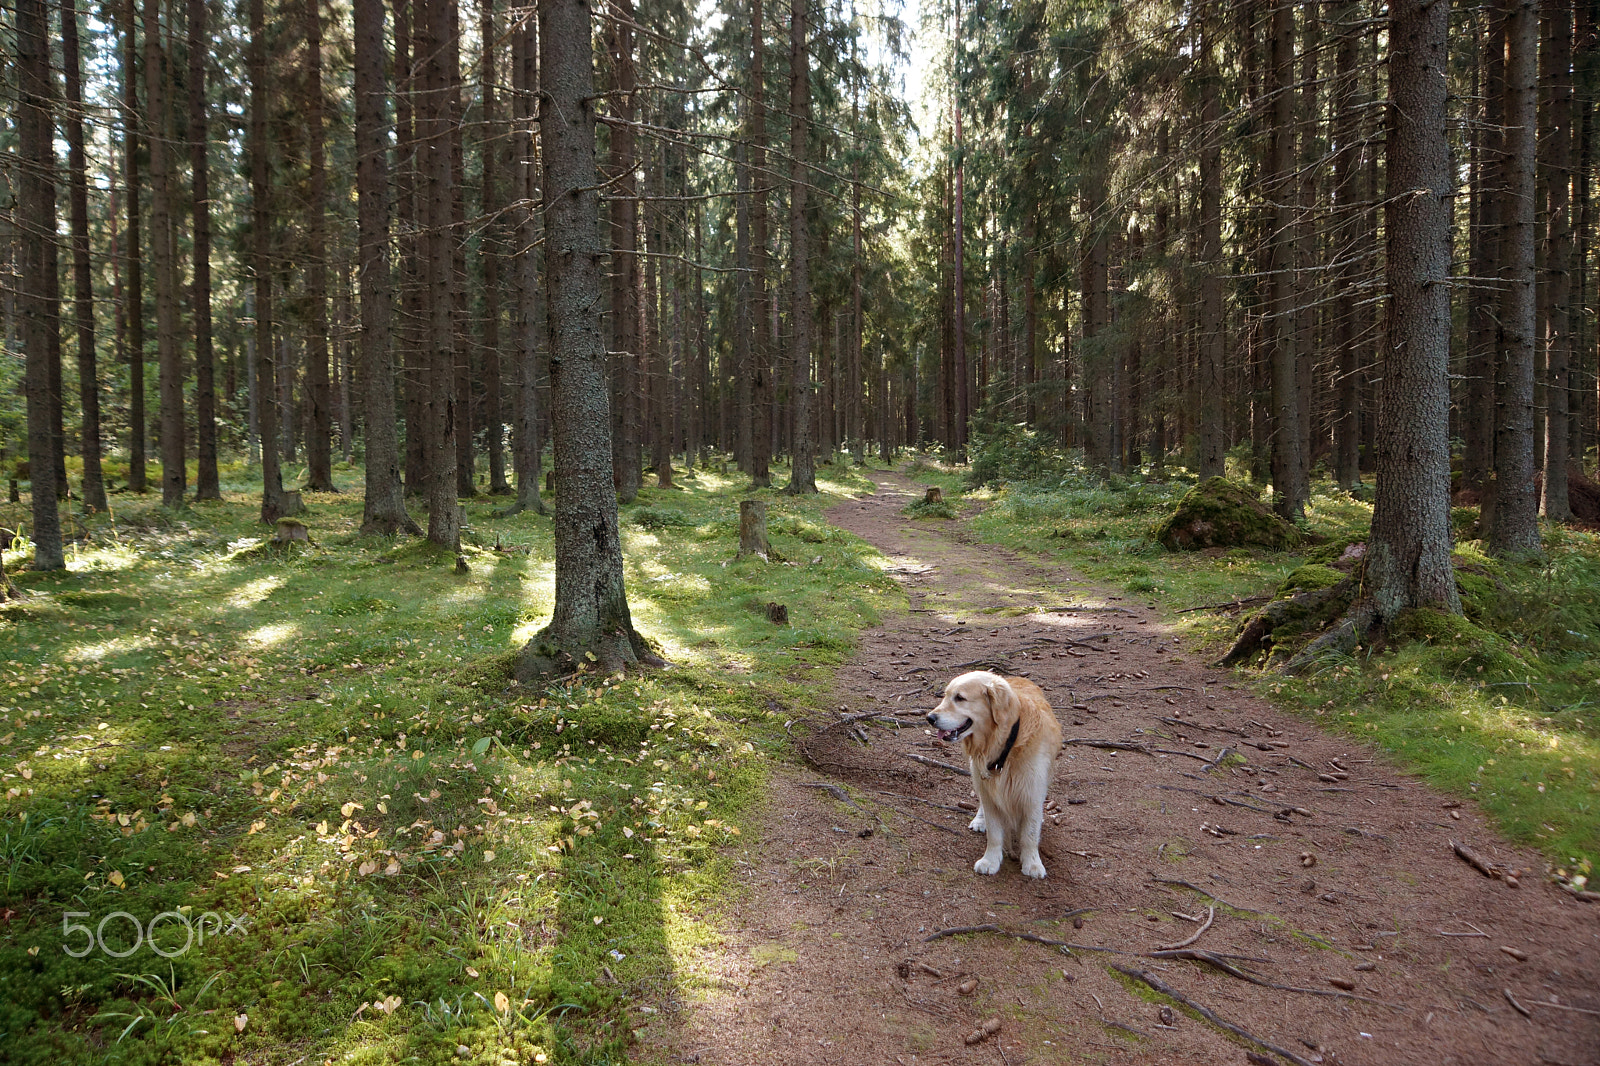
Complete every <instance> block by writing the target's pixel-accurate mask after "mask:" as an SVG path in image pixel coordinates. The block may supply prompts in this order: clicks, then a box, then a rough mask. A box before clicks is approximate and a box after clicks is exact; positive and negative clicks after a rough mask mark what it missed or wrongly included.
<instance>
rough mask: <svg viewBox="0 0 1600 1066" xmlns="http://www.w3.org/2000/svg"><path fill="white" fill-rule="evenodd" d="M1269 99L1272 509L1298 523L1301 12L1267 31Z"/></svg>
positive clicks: (1301, 476) (1279, 11)
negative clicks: (1297, 22)
mask: <svg viewBox="0 0 1600 1066" xmlns="http://www.w3.org/2000/svg"><path fill="white" fill-rule="evenodd" d="M1268 39H1269V48H1268V58H1267V96H1268V97H1269V98H1270V99H1271V101H1272V129H1271V130H1270V132H1269V133H1268V134H1267V161H1266V162H1267V166H1266V171H1265V173H1264V175H1263V179H1264V185H1265V191H1266V195H1267V198H1268V200H1269V201H1270V202H1271V203H1272V205H1273V207H1272V213H1271V217H1272V220H1271V223H1270V225H1271V227H1272V229H1271V232H1270V234H1269V235H1268V238H1267V240H1268V247H1269V253H1268V254H1269V259H1268V268H1267V271H1268V277H1267V291H1268V296H1267V321H1266V322H1265V324H1264V325H1265V331H1266V335H1267V343H1268V353H1269V354H1268V359H1269V361H1270V366H1271V381H1272V505H1273V510H1275V511H1277V512H1278V514H1280V515H1282V516H1283V517H1285V518H1288V519H1291V520H1294V519H1298V518H1300V517H1301V516H1303V515H1304V514H1305V508H1306V500H1307V498H1308V497H1309V495H1310V492H1309V485H1307V484H1306V478H1307V465H1306V461H1305V440H1304V438H1303V437H1302V436H1301V425H1300V373H1299V369H1300V368H1299V360H1298V358H1297V356H1296V351H1295V348H1296V345H1295V340H1296V338H1295V328H1294V326H1295V304H1296V297H1297V295H1298V293H1297V289H1298V285H1297V284H1296V283H1295V258H1296V256H1295V243H1294V236H1295V233H1294V230H1295V217H1294V216H1295V213H1296V212H1295V196H1296V191H1295V190H1296V186H1295V180H1294V173H1295V169H1296V167H1295V154H1294V143H1295V136H1294V125H1295V124H1294V94H1293V93H1292V92H1291V88H1290V87H1291V86H1292V85H1293V84H1294V80H1295V79H1294V7H1293V6H1292V5H1290V4H1287V3H1279V4H1275V5H1274V6H1273V9H1272V23H1271V28H1270V30H1269V32H1268Z"/></svg>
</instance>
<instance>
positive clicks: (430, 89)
mask: <svg viewBox="0 0 1600 1066" xmlns="http://www.w3.org/2000/svg"><path fill="white" fill-rule="evenodd" d="M453 3H454V0H425V2H421V3H418V4H417V5H416V10H417V12H418V15H417V25H416V27H415V30H416V37H417V39H416V42H415V43H416V47H417V51H418V54H419V55H421V56H422V57H423V59H422V71H423V74H422V79H421V80H422V97H421V98H422V100H423V101H424V108H425V110H424V112H423V115H421V116H419V119H418V123H417V126H418V129H417V134H418V141H419V148H418V154H419V156H420V157H421V158H422V159H423V160H424V166H423V174H424V181H425V183H426V192H425V197H424V202H425V204H426V206H427V237H426V246H427V254H426V255H425V256H424V267H425V270H426V272H427V307H426V314H427V330H428V352H429V356H430V360H431V368H432V373H431V375H430V378H431V380H430V384H429V388H428V408H429V410H428V414H429V416H430V417H429V420H428V430H429V437H428V447H427V460H428V463H427V465H428V479H427V481H428V539H429V540H430V541H432V542H433V543H434V544H437V545H439V546H440V547H441V548H444V549H446V550H448V551H452V552H454V551H458V550H459V549H460V547H461V509H460V506H459V505H458V504H457V502H456V500H457V495H458V492H459V481H458V474H459V460H460V456H459V454H458V452H457V449H456V433H457V427H456V409H457V401H458V399H459V397H458V396H457V394H456V365H455V364H456V345H455V342H456V331H455V325H456V323H455V296H454V280H455V278H454V275H455V250H454V248H453V247H452V244H453V241H452V237H453V235H454V222H455V197H454V194H453V193H454V190H453V182H452V180H451V179H452V177H453V171H454V168H453V165H452V164H453V159H452V156H453V152H452V150H451V148H452V141H453V136H452V133H451V129H450V114H451V106H450V105H451V98H450V79H449V76H448V71H447V69H446V66H447V57H448V56H449V55H451V54H453V53H452V52H451V50H450V34H451V18H450V14H451V7H452V5H453Z"/></svg>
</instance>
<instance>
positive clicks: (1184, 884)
mask: <svg viewBox="0 0 1600 1066" xmlns="http://www.w3.org/2000/svg"><path fill="white" fill-rule="evenodd" d="M1145 873H1146V875H1147V876H1148V877H1149V878H1150V880H1152V881H1154V882H1155V883H1156V884H1158V885H1175V886H1177V887H1178V888H1187V889H1188V890H1189V891H1191V892H1198V893H1200V894H1201V895H1202V896H1204V897H1205V898H1206V899H1209V900H1213V901H1215V902H1217V903H1220V904H1222V905H1223V906H1224V907H1227V908H1228V909H1229V910H1231V911H1238V912H1239V913H1240V914H1259V915H1261V916H1262V917H1263V918H1270V917H1272V915H1270V914H1268V913H1267V912H1266V911H1258V910H1253V909H1251V908H1250V907H1236V906H1234V905H1233V904H1232V903H1229V902H1228V901H1227V900H1225V899H1223V898H1222V897H1221V896H1214V895H1212V894H1211V893H1210V892H1207V891H1206V890H1205V889H1203V888H1201V887H1200V886H1199V885H1193V884H1190V883H1189V882H1188V881H1173V880H1170V879H1168V878H1165V877H1157V876H1156V875H1155V874H1153V873H1150V872H1149V871H1148V870H1147V871H1145Z"/></svg>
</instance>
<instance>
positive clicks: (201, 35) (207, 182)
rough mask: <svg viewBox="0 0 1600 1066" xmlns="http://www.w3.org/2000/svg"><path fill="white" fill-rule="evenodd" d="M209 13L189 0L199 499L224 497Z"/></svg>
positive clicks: (201, 1)
mask: <svg viewBox="0 0 1600 1066" xmlns="http://www.w3.org/2000/svg"><path fill="white" fill-rule="evenodd" d="M209 16H210V10H209V8H208V7H207V0H189V28H188V50H189V84H188V86H187V88H188V93H189V188H190V193H191V195H192V197H193V201H194V202H193V204H192V210H193V212H194V276H193V278H192V279H191V280H190V285H189V313H190V315H191V316H192V317H193V328H194V377H195V384H194V414H195V459H196V463H195V491H194V498H195V499H197V500H220V499H222V486H221V485H220V483H219V481H218V477H217V386H216V357H215V353H214V352H213V350H212V343H211V339H212V338H211V168H210V163H209V156H210V151H211V138H210V134H209V123H208V122H207V119H206V107H207V106H208V105H207V101H206V59H207V57H208V56H209V54H210V43H211V42H210V38H209V36H208V34H209V31H208V29H207V27H208V25H209V23H210V18H209Z"/></svg>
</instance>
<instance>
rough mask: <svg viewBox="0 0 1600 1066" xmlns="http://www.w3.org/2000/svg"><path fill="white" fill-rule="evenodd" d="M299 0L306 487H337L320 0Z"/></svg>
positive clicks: (327, 489) (316, 489)
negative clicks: (302, 101)
mask: <svg viewBox="0 0 1600 1066" xmlns="http://www.w3.org/2000/svg"><path fill="white" fill-rule="evenodd" d="M304 3H305V13H304V14H305V34H306V54H305V123H306V158H307V162H308V164H309V166H308V173H307V179H308V180H307V185H308V189H307V192H308V200H307V203H306V243H307V245H308V246H309V247H308V248H307V253H308V254H307V257H306V303H307V304H308V305H309V312H310V320H309V321H308V322H307V333H306V383H305V390H306V401H307V406H309V408H310V410H309V411H308V412H307V413H306V414H307V417H306V488H308V489H310V490H311V491H312V492H337V491H339V490H338V489H337V488H336V487H335V486H334V484H333V402H332V392H331V390H330V389H329V385H328V247H327V236H326V232H327V209H328V168H327V162H326V151H327V150H326V141H327V133H326V131H325V130H324V128H323V112H324V110H325V108H324V104H323V97H322V0H304Z"/></svg>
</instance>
